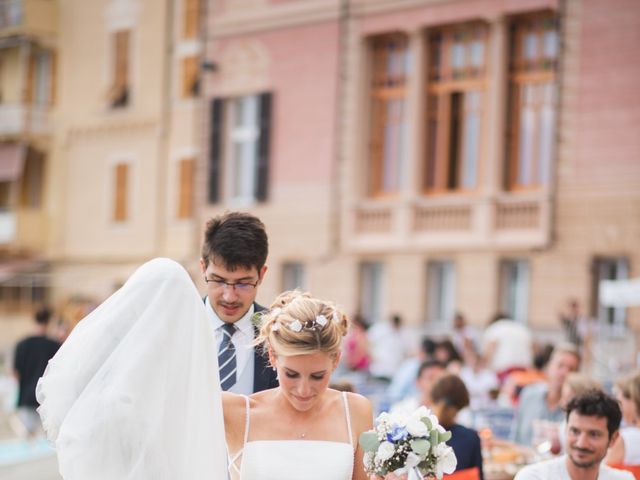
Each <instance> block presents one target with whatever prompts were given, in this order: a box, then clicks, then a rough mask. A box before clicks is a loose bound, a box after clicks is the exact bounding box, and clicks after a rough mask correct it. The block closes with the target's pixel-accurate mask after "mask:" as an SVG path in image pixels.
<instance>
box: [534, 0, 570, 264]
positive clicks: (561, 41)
mask: <svg viewBox="0 0 640 480" xmlns="http://www.w3.org/2000/svg"><path fill="white" fill-rule="evenodd" d="M566 24H567V2H566V0H559V1H558V66H557V74H556V80H555V83H556V85H555V86H556V98H557V101H556V120H555V139H554V145H555V148H554V150H555V151H554V160H555V161H554V162H553V167H554V168H553V179H552V182H551V185H550V187H551V188H550V189H549V210H550V211H549V239H548V240H547V243H546V244H545V245H544V246H543V247H540V248H539V249H537V251H538V253H540V252H544V251H548V250H550V249H551V248H552V247H553V245H554V244H555V242H556V240H557V228H556V225H557V215H558V206H557V198H558V194H557V192H558V169H559V163H560V146H561V144H562V137H563V125H562V112H563V110H562V102H563V101H564V100H563V95H562V87H563V82H564V70H565V68H566V67H565V51H566V35H567V31H566Z"/></svg>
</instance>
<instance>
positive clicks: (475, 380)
mask: <svg viewBox="0 0 640 480" xmlns="http://www.w3.org/2000/svg"><path fill="white" fill-rule="evenodd" d="M464 360H465V362H464V366H463V367H462V368H461V369H460V378H461V379H462V381H463V382H464V384H465V385H466V387H467V390H468V391H469V406H470V407H471V410H478V409H482V408H489V407H491V406H493V405H494V404H495V403H496V402H495V397H496V396H497V393H498V388H499V385H500V384H499V382H498V377H497V376H496V374H495V373H494V372H493V371H491V370H489V369H488V368H486V367H485V365H484V360H483V358H482V357H481V356H480V354H479V353H478V352H477V350H475V349H474V348H468V349H467V350H466V351H465V353H464Z"/></svg>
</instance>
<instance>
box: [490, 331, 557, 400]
mask: <svg viewBox="0 0 640 480" xmlns="http://www.w3.org/2000/svg"><path fill="white" fill-rule="evenodd" d="M553 348H554V347H553V345H552V344H547V345H544V346H543V347H542V348H541V349H539V350H538V351H537V352H536V354H535V355H534V356H533V366H532V367H530V368H526V369H524V370H516V371H514V372H511V373H510V374H509V375H507V377H506V379H505V380H504V382H503V384H502V388H501V389H500V400H501V403H502V404H503V405H509V406H514V407H515V406H517V405H518V401H519V400H520V393H522V390H523V389H524V388H525V387H526V386H527V385H531V384H533V383H538V382H544V381H545V380H546V379H547V375H546V373H545V369H546V367H547V364H548V363H549V359H550V358H551V354H552V353H553Z"/></svg>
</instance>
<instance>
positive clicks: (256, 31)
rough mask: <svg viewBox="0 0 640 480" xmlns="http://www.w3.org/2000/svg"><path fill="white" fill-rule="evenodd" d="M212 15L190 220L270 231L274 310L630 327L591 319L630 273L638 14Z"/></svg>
mask: <svg viewBox="0 0 640 480" xmlns="http://www.w3.org/2000/svg"><path fill="white" fill-rule="evenodd" d="M249 4H250V5H251V7H252V8H248V6H249ZM208 6H209V7H210V8H209V15H208V16H207V19H206V22H205V23H206V27H205V35H206V37H207V41H206V47H205V50H204V55H205V57H206V59H207V61H209V62H212V63H213V64H215V69H214V70H213V71H211V72H210V73H208V74H206V77H205V78H204V83H203V91H204V95H205V97H206V100H207V102H208V104H209V105H208V107H207V109H208V111H209V113H208V115H207V118H206V119H204V120H203V121H204V125H205V128H204V131H205V132H206V135H204V137H205V138H203V145H206V146H204V147H203V151H206V152H207V155H206V156H205V157H204V158H202V159H201V160H200V164H199V166H198V172H199V174H198V176H197V178H198V187H197V189H196V191H197V194H198V202H197V204H198V205H200V206H201V207H200V212H199V214H200V220H201V222H200V223H203V222H204V221H205V220H206V219H207V218H208V217H210V216H211V215H215V214H217V213H219V212H222V211H224V210H228V209H236V208H237V209H246V210H250V211H252V212H254V213H255V214H257V215H258V216H260V217H261V218H262V219H263V220H264V221H265V223H266V224H267V227H268V229H269V234H270V240H271V253H270V260H269V267H270V271H269V274H268V277H267V280H266V283H265V285H264V287H263V288H262V289H261V292H260V296H261V297H262V298H261V300H262V301H263V302H265V303H268V302H269V299H270V298H273V296H274V295H275V294H276V293H277V292H279V291H280V290H282V289H285V288H291V287H295V286H299V287H302V288H305V289H309V290H310V291H312V292H313V293H314V294H316V295H320V296H326V297H330V298H334V299H336V300H337V301H339V302H340V303H342V304H343V305H344V306H345V307H346V308H347V309H349V310H350V311H353V312H355V311H359V312H361V313H363V314H364V315H365V316H366V317H368V318H369V319H370V320H371V321H379V320H381V319H384V318H386V317H388V316H389V315H390V314H392V313H400V314H401V315H402V316H403V317H404V318H405V321H406V322H407V323H410V324H413V325H416V326H420V327H424V329H426V330H431V331H442V330H446V329H448V328H449V325H450V321H451V318H452V316H453V313H454V312H455V311H461V312H463V313H464V314H465V315H466V316H467V318H468V319H469V321H470V322H471V323H473V324H476V325H479V326H481V325H484V324H486V322H487V320H488V318H489V317H490V316H491V315H492V314H494V313H495V312H496V311H506V312H507V313H508V314H509V315H511V316H513V317H514V318H516V320H518V321H522V322H526V323H528V324H529V325H531V326H532V327H533V328H534V329H536V330H539V331H549V332H551V331H553V330H555V329H557V328H559V323H558V310H559V309H560V308H562V307H563V306H564V305H565V304H566V302H567V301H568V300H569V299H571V298H575V299H576V300H577V301H578V302H579V303H580V304H581V306H582V309H583V312H584V313H585V314H586V315H589V316H591V317H593V318H595V319H598V321H599V324H600V325H601V327H602V328H601V329H600V330H599V331H600V332H605V333H606V334H607V335H611V336H613V337H615V336H616V335H618V334H624V333H625V332H627V331H629V329H631V330H632V331H638V329H640V311H639V309H638V307H631V308H622V307H620V308H605V307H602V306H601V305H600V303H599V295H600V292H599V282H600V280H604V279H625V278H633V277H638V276H639V275H640V273H639V272H640V270H639V267H638V265H639V262H640V136H638V134H637V133H638V131H639V127H640V114H639V113H638V112H640V95H638V93H639V91H638V84H637V78H638V77H639V76H640V58H639V57H640V53H638V50H637V48H635V45H637V44H638V40H640V38H639V37H640V5H638V4H637V3H636V2H632V1H625V0H615V1H611V2H600V1H596V0H565V1H550V0H519V1H498V0H458V1H441V2H433V1H427V0H423V1H420V0H396V1H385V0H375V1H374V0H352V1H295V0H292V1H271V2H269V1H254V2H229V1H225V2H223V1H213V2H208Z"/></svg>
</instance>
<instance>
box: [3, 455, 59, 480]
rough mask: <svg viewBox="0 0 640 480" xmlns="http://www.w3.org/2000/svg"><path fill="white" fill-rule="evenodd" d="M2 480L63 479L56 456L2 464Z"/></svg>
mask: <svg viewBox="0 0 640 480" xmlns="http://www.w3.org/2000/svg"><path fill="white" fill-rule="evenodd" d="M0 478H2V480H62V477H60V475H58V464H57V462H56V458H55V456H49V457H46V458H40V459H36V460H29V461H26V462H20V463H16V464H13V465H7V466H4V467H2V466H0Z"/></svg>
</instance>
